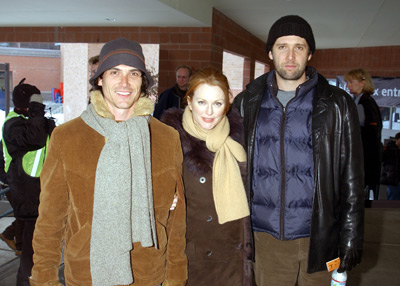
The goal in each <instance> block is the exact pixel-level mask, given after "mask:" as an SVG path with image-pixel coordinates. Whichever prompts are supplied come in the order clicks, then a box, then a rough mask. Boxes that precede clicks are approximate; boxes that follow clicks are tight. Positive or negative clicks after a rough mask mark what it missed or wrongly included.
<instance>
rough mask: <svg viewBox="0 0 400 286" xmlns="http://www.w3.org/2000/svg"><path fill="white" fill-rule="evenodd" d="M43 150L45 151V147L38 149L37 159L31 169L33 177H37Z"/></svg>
mask: <svg viewBox="0 0 400 286" xmlns="http://www.w3.org/2000/svg"><path fill="white" fill-rule="evenodd" d="M42 151H43V148H42V149H39V150H37V151H36V156H35V161H34V162H33V166H32V171H31V176H32V177H36V172H37V170H38V167H39V161H40V157H41V155H42Z"/></svg>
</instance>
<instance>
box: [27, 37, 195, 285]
mask: <svg viewBox="0 0 400 286" xmlns="http://www.w3.org/2000/svg"><path fill="white" fill-rule="evenodd" d="M90 83H91V84H92V85H93V86H94V89H95V91H93V92H92V93H91V104H90V105H89V106H88V109H87V110H86V111H84V112H83V113H82V115H81V116H80V117H78V118H76V119H73V120H71V121H68V122H66V123H64V124H63V125H60V126H59V127H57V129H56V130H55V132H54V134H53V137H52V140H51V142H50V147H49V153H48V156H47V159H46V164H45V166H44V168H43V172H42V176H41V179H42V188H43V190H42V194H41V196H40V207H39V214H40V215H39V218H38V221H37V224H36V230H35V235H34V244H33V245H34V249H35V255H34V263H35V264H34V267H33V270H32V278H31V285H32V286H36V285H53V284H54V285H57V284H58V275H57V274H58V267H59V265H60V258H61V253H62V241H63V240H64V241H65V248H64V252H63V254H64V265H65V270H64V276H65V282H66V284H67V285H96V286H98V285H135V286H155V285H159V284H161V283H162V284H163V286H171V285H172V286H175V285H177V286H183V285H185V282H186V279H187V259H186V254H185V230H186V224H185V215H186V213H185V201H184V195H183V183H182V178H181V176H182V174H181V173H182V151H181V148H180V141H179V135H178V133H177V132H176V131H175V130H174V129H173V128H170V127H168V126H166V125H165V124H162V123H161V122H159V121H158V120H157V119H154V118H152V117H151V116H150V114H151V112H152V111H153V103H152V102H151V100H150V99H148V98H147V97H146V90H147V88H148V87H149V86H151V85H152V83H153V82H152V78H151V76H150V75H149V73H148V72H147V71H146V68H145V59H144V56H143V52H142V47H141V46H140V45H139V44H138V43H136V42H132V41H128V40H126V39H124V38H120V39H117V40H113V41H110V42H108V43H106V44H105V45H104V46H103V48H102V50H101V52H100V61H99V68H98V70H97V72H96V73H95V75H94V76H93V77H92V78H91V79H90ZM174 196H176V197H177V198H178V201H177V203H176V206H175V208H174V210H170V207H171V205H172V202H173V200H174Z"/></svg>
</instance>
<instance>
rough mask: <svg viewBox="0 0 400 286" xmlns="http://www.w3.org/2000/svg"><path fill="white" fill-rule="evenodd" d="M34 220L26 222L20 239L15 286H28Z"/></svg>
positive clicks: (31, 262) (31, 261) (31, 265)
mask: <svg viewBox="0 0 400 286" xmlns="http://www.w3.org/2000/svg"><path fill="white" fill-rule="evenodd" d="M35 223H36V220H26V221H25V225H24V234H23V237H22V253H21V258H20V264H19V269H18V273H17V286H29V276H31V270H32V267H33V260H32V257H33V248H32V239H33V231H34V230H35Z"/></svg>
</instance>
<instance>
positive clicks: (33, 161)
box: [3, 111, 49, 177]
mask: <svg viewBox="0 0 400 286" xmlns="http://www.w3.org/2000/svg"><path fill="white" fill-rule="evenodd" d="M18 116H21V117H23V118H25V119H27V117H25V116H24V115H22V114H18V113H16V112H14V111H12V112H10V113H9V114H8V116H7V117H6V119H5V121H4V123H5V122H6V121H7V120H9V119H10V118H13V117H18ZM3 132H4V125H3ZM48 143H49V136H47V140H46V145H45V146H43V147H42V148H40V149H37V150H34V151H29V152H26V153H25V155H23V157H22V169H23V170H24V172H25V173H26V174H27V175H29V176H32V177H39V176H40V173H41V171H42V167H43V162H44V159H45V156H46V151H47V146H48ZM3 154H4V163H5V164H4V171H5V172H6V173H7V172H8V169H9V168H10V164H11V161H12V158H11V156H10V154H9V153H8V150H7V146H6V144H5V142H4V140H3Z"/></svg>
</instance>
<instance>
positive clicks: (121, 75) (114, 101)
mask: <svg viewBox="0 0 400 286" xmlns="http://www.w3.org/2000/svg"><path fill="white" fill-rule="evenodd" d="M98 85H99V86H101V87H102V89H103V95H104V100H105V101H106V103H107V105H108V108H109V109H110V111H111V113H112V114H113V115H114V116H115V120H126V119H128V118H129V117H130V116H131V114H132V112H133V110H134V106H135V103H136V101H137V100H138V99H139V97H140V87H141V85H142V72H141V71H140V70H138V69H136V68H134V67H131V66H126V65H118V66H115V67H113V68H111V69H109V70H106V71H105V72H104V73H103V78H99V82H98Z"/></svg>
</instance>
